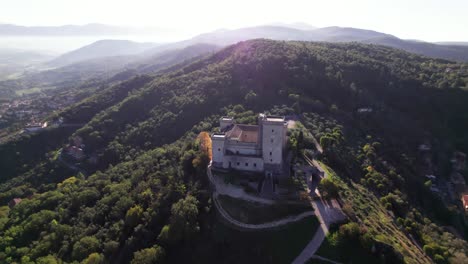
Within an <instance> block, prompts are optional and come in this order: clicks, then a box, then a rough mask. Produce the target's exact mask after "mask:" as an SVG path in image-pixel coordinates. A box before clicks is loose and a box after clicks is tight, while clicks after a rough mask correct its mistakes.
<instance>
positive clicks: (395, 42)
mask: <svg viewBox="0 0 468 264" xmlns="http://www.w3.org/2000/svg"><path fill="white" fill-rule="evenodd" d="M129 30H130V29H126V28H121V27H114V26H108V25H102V24H88V25H84V26H61V27H22V26H15V25H0V36H1V35H8V34H10V35H15V34H17V35H21V34H23V35H49V36H50V35H56V36H67V35H73V34H78V35H80V34H91V35H92V34H95V35H99V34H101V35H112V34H122V33H124V32H129ZM258 38H265V39H272V40H300V41H320V42H361V43H367V44H376V45H384V46H389V47H393V48H397V49H402V50H405V51H408V52H412V53H416V54H420V55H425V56H428V57H433V58H441V59H448V60H454V61H463V62H468V43H465V42H439V43H430V42H424V41H418V40H404V39H400V38H398V37H396V36H393V35H390V34H386V33H382V32H377V31H373V30H365V29H359V28H350V27H324V28H315V27H313V26H310V25H307V24H304V23H295V24H282V23H276V24H274V25H265V26H257V27H246V28H240V29H232V30H230V29H221V30H216V31H213V32H208V33H203V34H200V35H197V36H195V37H193V38H190V39H187V40H183V41H179V42H173V43H167V44H155V43H138V42H133V41H129V40H102V41H98V42H95V43H92V44H90V45H87V46H85V47H82V48H79V49H77V50H74V51H71V52H69V53H66V54H63V55H62V56H60V57H58V58H56V59H54V60H52V61H51V62H49V63H48V65H49V66H53V67H60V66H64V65H69V64H72V63H76V62H80V61H86V60H90V59H97V58H103V57H109V56H122V55H136V54H141V55H142V56H147V57H151V56H154V55H156V54H159V53H161V52H164V51H168V50H174V49H182V48H185V47H188V46H192V45H196V44H200V43H203V44H211V45H215V46H227V45H231V44H234V43H237V42H239V41H244V40H249V39H258Z"/></svg>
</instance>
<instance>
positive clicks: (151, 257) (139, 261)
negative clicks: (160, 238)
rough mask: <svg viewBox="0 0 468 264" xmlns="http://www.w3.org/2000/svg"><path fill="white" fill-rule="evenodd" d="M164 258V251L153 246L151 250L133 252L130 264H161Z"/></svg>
mask: <svg viewBox="0 0 468 264" xmlns="http://www.w3.org/2000/svg"><path fill="white" fill-rule="evenodd" d="M164 257H165V252H164V249H163V248H162V247H160V246H158V245H154V246H153V247H151V248H145V249H142V250H140V251H137V252H135V253H134V254H133V259H132V262H131V264H155V263H163V261H164Z"/></svg>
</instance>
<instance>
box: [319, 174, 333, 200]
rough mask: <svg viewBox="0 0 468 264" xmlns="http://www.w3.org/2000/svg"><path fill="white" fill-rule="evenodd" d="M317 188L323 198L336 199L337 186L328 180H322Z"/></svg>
mask: <svg viewBox="0 0 468 264" xmlns="http://www.w3.org/2000/svg"><path fill="white" fill-rule="evenodd" d="M317 188H318V190H319V192H320V193H321V194H322V196H323V197H325V198H336V197H338V186H337V185H336V183H335V182H333V181H332V180H330V179H329V178H323V179H322V180H321V181H320V183H319V185H318V187H317Z"/></svg>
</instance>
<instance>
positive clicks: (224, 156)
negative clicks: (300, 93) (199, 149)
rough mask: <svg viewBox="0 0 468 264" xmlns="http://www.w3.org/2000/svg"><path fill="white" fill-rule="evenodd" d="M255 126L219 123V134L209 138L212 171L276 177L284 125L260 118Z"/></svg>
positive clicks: (227, 121)
mask: <svg viewBox="0 0 468 264" xmlns="http://www.w3.org/2000/svg"><path fill="white" fill-rule="evenodd" d="M258 119H259V120H258V125H243V124H236V123H235V120H234V119H233V118H229V117H222V118H221V119H220V122H219V123H220V131H221V132H220V133H214V134H213V135H212V136H211V139H212V147H213V149H212V150H213V167H215V168H223V169H236V170H242V171H252V172H265V173H266V174H270V175H271V174H275V173H280V172H281V170H282V169H283V167H284V164H283V163H284V156H285V149H286V142H287V125H286V122H285V119H284V117H280V116H266V115H264V114H260V115H259V117H258Z"/></svg>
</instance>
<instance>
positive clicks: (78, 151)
mask: <svg viewBox="0 0 468 264" xmlns="http://www.w3.org/2000/svg"><path fill="white" fill-rule="evenodd" d="M66 151H67V154H68V155H70V156H71V157H73V158H74V159H76V160H82V159H83V158H84V157H85V154H84V152H83V149H82V148H79V147H77V146H68V147H67V148H66Z"/></svg>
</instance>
